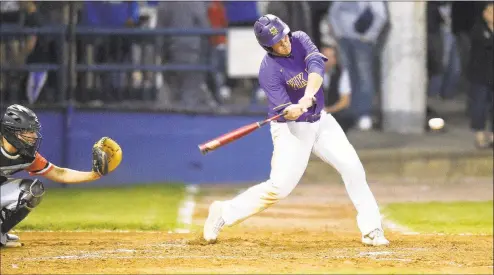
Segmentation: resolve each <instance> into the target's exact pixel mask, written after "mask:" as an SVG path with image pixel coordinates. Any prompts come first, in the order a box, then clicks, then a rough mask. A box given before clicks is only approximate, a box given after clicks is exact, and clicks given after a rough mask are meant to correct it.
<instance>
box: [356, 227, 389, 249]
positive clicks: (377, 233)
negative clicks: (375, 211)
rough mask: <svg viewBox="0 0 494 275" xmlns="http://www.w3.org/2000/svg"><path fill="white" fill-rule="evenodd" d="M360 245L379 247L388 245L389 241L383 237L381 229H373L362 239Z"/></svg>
mask: <svg viewBox="0 0 494 275" xmlns="http://www.w3.org/2000/svg"><path fill="white" fill-rule="evenodd" d="M362 243H364V244H366V245H373V246H381V245H388V244H389V241H388V240H387V239H386V238H385V237H384V232H383V230H382V229H379V228H377V229H374V230H372V231H371V232H370V233H369V234H367V235H365V236H363V237H362Z"/></svg>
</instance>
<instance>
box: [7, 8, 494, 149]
mask: <svg viewBox="0 0 494 275" xmlns="http://www.w3.org/2000/svg"><path fill="white" fill-rule="evenodd" d="M426 9H427V10H426V17H427V18H426V21H427V22H426V28H427V41H424V45H425V46H426V48H427V75H428V91H427V92H428V97H429V98H433V99H436V100H437V99H439V100H451V99H454V98H458V97H462V98H464V99H465V100H464V102H465V105H464V106H465V110H466V111H465V115H466V116H467V117H469V118H470V127H471V129H472V131H474V132H475V142H476V145H477V146H478V147H479V148H485V147H489V146H492V139H493V136H492V128H490V130H487V131H485V130H486V127H487V124H488V123H489V122H488V121H489V118H490V121H491V122H490V124H491V125H489V126H492V98H493V92H494V81H493V78H494V77H493V67H494V64H493V50H494V49H493V41H494V38H493V35H492V33H493V4H492V2H474V1H431V2H427V6H426ZM0 12H1V14H0V24H1V27H2V37H1V45H0V62H1V63H0V64H1V67H2V71H1V78H0V90H1V99H2V102H4V103H5V102H17V103H24V104H34V105H39V106H43V105H57V104H63V103H65V102H67V100H70V101H71V102H73V103H74V104H78V105H80V106H87V107H91V106H92V107H98V106H110V105H115V106H119V107H128V108H132V107H133V106H134V107H135V106H138V108H158V109H160V108H161V109H166V108H179V109H180V108H182V109H184V110H210V111H213V112H218V111H225V110H228V108H230V109H232V108H237V109H242V108H244V107H245V106H250V107H252V106H254V105H255V106H261V107H262V106H265V100H266V98H265V95H264V92H263V91H262V90H260V89H259V88H258V86H257V80H256V79H250V78H245V79H238V78H231V77H229V76H228V73H227V64H228V60H227V58H228V54H227V53H228V36H227V30H228V29H230V28H241V27H249V28H251V27H252V26H253V24H254V22H255V21H256V19H257V18H258V17H259V16H260V15H262V14H265V13H272V14H275V15H277V16H279V17H280V18H281V19H282V20H284V21H285V22H286V23H287V24H288V25H289V26H290V28H291V29H292V31H296V30H302V31H304V32H306V33H307V34H309V36H310V37H311V38H312V39H313V41H314V43H315V44H316V46H317V47H318V48H319V50H320V51H321V52H322V53H323V54H324V55H326V56H327V57H328V59H329V60H328V62H327V66H326V71H327V72H326V76H325V78H324V83H323V87H324V91H325V93H326V95H327V96H326V105H327V108H326V109H327V111H328V112H331V113H333V114H334V115H335V117H337V119H338V120H339V121H340V124H341V125H342V126H343V128H344V129H345V130H346V131H348V130H350V129H359V130H370V129H372V128H373V127H375V125H376V115H375V113H376V112H379V107H378V105H379V94H380V86H379V82H380V69H379V68H380V65H381V64H380V55H381V51H380V50H381V48H382V47H381V45H382V44H383V40H385V39H386V31H387V29H389V28H392V26H391V25H390V23H389V13H388V3H387V2H385V1H375V2H337V1H307V2H292V1H284V2H277V1H272V2H260V1H204V2H185V1H183V2H159V1H98V2H93V1H82V2H62V1H60V2H58V1H57V2H55V1H7V0H2V1H1V3H0ZM354 22H356V23H355V24H354ZM26 28H42V29H43V30H44V31H33V32H29V31H26ZM7 29H9V30H10V31H8V32H6V31H5V30H7ZM20 29H24V31H19V30H20ZM158 30H159V32H158ZM206 30H207V31H206ZM153 31H156V32H153ZM167 31H168V32H167ZM236 58H248V54H247V53H246V56H238V57H236ZM232 106H236V107H232ZM238 106H243V107H238ZM261 110H263V109H261ZM427 112H428V115H431V116H433V115H434V112H435V106H433V105H431V104H428V106H427ZM487 129H488V128H487Z"/></svg>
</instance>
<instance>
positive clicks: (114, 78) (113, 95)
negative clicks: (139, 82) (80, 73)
mask: <svg viewBox="0 0 494 275" xmlns="http://www.w3.org/2000/svg"><path fill="white" fill-rule="evenodd" d="M138 21H139V4H138V3H137V1H85V2H84V6H83V13H82V24H83V25H84V26H87V27H98V28H124V27H127V28H134V27H135V26H136V25H137V23H138ZM93 43H94V46H95V48H96V54H95V55H96V56H95V59H96V61H97V62H98V63H122V62H124V61H130V59H131V45H132V41H131V39H129V37H125V36H124V37H122V36H109V37H98V38H97V39H96V40H94V41H93V40H92V41H91V43H90V44H93ZM84 52H85V53H87V52H92V51H87V50H86V51H84ZM88 58H89V60H88V63H92V58H93V57H92V56H89V57H88ZM100 80H101V81H102V82H103V83H101V84H102V85H100V87H99V92H100V93H104V94H103V95H102V96H103V97H104V98H105V99H106V100H107V101H115V100H116V101H119V100H121V99H122V98H121V95H122V93H121V88H122V86H123V83H125V79H124V78H123V74H121V73H113V74H112V73H104V74H103V77H102V78H101V79H100Z"/></svg>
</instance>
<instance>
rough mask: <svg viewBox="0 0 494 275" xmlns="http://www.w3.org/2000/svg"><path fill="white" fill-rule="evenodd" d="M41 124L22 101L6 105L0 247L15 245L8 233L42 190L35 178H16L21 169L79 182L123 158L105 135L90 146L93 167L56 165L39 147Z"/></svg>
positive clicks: (0, 136)
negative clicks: (84, 168)
mask: <svg viewBox="0 0 494 275" xmlns="http://www.w3.org/2000/svg"><path fill="white" fill-rule="evenodd" d="M40 129H41V124H40V123H39V121H38V118H37V116H36V114H35V113H34V112H33V111H31V110H30V109H28V108H26V107H24V106H21V105H17V104H15V105H11V106H9V107H8V108H7V110H6V112H5V114H4V115H3V118H2V119H1V123H0V145H1V146H0V150H1V153H0V209H1V210H0V225H1V232H0V237H1V239H0V243H1V247H17V246H21V245H22V244H21V243H20V242H19V237H17V236H15V235H13V234H8V232H9V231H10V230H11V229H12V228H14V227H15V226H16V225H17V224H18V223H19V222H21V221H22V220H23V219H24V218H26V216H27V215H28V214H29V213H30V212H31V210H32V209H33V208H35V207H36V206H37V205H38V204H39V203H40V202H41V199H42V197H43V194H44V193H45V189H44V187H43V184H42V183H41V181H39V180H38V179H34V180H32V179H15V178H11V176H12V175H13V174H15V173H17V172H20V171H22V170H24V171H27V172H29V174H30V175H32V176H43V177H45V178H47V179H49V180H52V181H54V182H59V183H81V182H89V181H94V180H97V179H99V178H100V177H101V176H104V175H106V174H108V173H110V172H111V171H113V170H114V169H115V168H117V167H118V165H119V164H120V162H121V161H122V150H121V148H120V146H119V145H118V144H117V143H116V142H115V141H113V140H112V139H110V138H108V137H104V138H101V139H100V140H99V141H98V142H96V143H95V144H94V146H93V152H92V153H93V162H92V171H90V172H83V171H76V170H72V169H68V168H62V167H58V166H56V165H54V164H52V163H50V162H48V161H47V160H46V159H45V158H44V157H43V156H41V154H39V153H38V148H39V145H40V142H41V134H40Z"/></svg>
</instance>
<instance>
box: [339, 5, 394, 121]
mask: <svg viewBox="0 0 494 275" xmlns="http://www.w3.org/2000/svg"><path fill="white" fill-rule="evenodd" d="M387 17H388V16H387V13H386V7H385V4H384V2H382V1H378V2H334V3H332V4H331V7H330V9H329V21H330V23H331V27H332V30H333V31H334V34H335V37H336V39H337V40H338V45H339V46H340V50H341V62H342V64H343V66H344V67H345V68H347V69H348V71H349V73H350V81H351V83H352V100H351V105H350V108H351V111H352V112H353V113H354V115H355V117H356V119H357V120H358V127H359V128H360V129H361V130H369V129H371V128H372V124H373V121H372V117H371V112H372V103H373V99H374V96H375V90H376V84H375V80H374V73H373V70H374V67H375V66H374V60H375V54H376V43H377V42H378V38H379V37H380V35H381V33H382V31H383V28H384V26H385V24H386V22H387V20H388V18H387Z"/></svg>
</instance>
